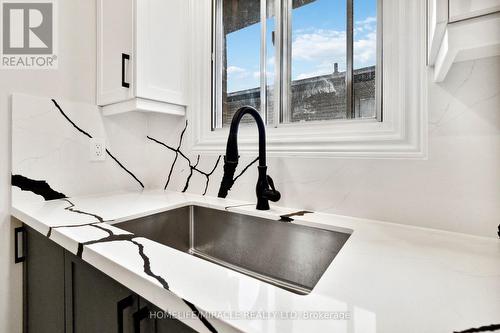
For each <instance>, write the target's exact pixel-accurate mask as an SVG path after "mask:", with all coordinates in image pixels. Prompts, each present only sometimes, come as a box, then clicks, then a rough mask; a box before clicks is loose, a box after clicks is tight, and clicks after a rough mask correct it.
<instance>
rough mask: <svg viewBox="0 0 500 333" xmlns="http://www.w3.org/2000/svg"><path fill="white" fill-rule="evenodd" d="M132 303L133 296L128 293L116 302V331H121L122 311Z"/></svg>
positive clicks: (121, 332)
mask: <svg viewBox="0 0 500 333" xmlns="http://www.w3.org/2000/svg"><path fill="white" fill-rule="evenodd" d="M132 305H134V296H133V295H130V296H128V297H126V298H124V299H122V300H121V301H118V303H116V318H117V319H118V333H123V311H124V310H125V309H126V308H128V307H130V306H132Z"/></svg>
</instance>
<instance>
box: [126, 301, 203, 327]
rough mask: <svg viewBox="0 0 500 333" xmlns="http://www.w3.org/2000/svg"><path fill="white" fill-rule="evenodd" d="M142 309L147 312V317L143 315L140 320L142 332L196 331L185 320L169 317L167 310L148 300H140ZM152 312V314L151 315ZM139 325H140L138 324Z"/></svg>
mask: <svg viewBox="0 0 500 333" xmlns="http://www.w3.org/2000/svg"><path fill="white" fill-rule="evenodd" d="M140 307H141V310H140V312H139V313H141V311H142V313H141V314H143V313H147V318H143V317H142V316H138V317H141V322H140V326H139V327H140V332H148V333H171V332H175V333H193V332H196V331H194V330H193V329H192V328H191V327H189V326H187V325H186V324H184V323H183V322H181V321H179V320H176V319H174V318H169V317H168V316H167V315H166V314H164V313H165V312H164V311H162V310H161V309H159V308H157V307H156V306H154V305H153V304H151V303H149V302H148V301H146V300H144V299H141V300H140ZM150 314H152V315H150ZM136 327H138V326H136Z"/></svg>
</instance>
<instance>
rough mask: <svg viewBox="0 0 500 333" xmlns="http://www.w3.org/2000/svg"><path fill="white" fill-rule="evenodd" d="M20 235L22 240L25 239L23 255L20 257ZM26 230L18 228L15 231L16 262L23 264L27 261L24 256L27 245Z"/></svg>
mask: <svg viewBox="0 0 500 333" xmlns="http://www.w3.org/2000/svg"><path fill="white" fill-rule="evenodd" d="M19 234H21V236H22V239H23V255H22V256H19ZM25 234H26V233H25V229H24V227H18V228H15V229H14V262H15V263H16V264H17V263H20V262H23V261H24V260H25V259H26V256H25V255H24V254H25V253H24V249H25V248H26V247H25V246H24V244H25V243H26V237H25Z"/></svg>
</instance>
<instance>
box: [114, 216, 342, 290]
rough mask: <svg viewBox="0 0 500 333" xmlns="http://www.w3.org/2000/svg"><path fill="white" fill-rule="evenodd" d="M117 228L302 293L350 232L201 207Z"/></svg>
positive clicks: (151, 217)
mask: <svg viewBox="0 0 500 333" xmlns="http://www.w3.org/2000/svg"><path fill="white" fill-rule="evenodd" d="M116 226H117V227H119V228H121V229H124V230H127V231H129V232H132V233H134V234H135V235H137V236H139V237H144V238H148V239H150V240H153V241H156V242H159V243H161V244H164V245H166V246H169V247H171V248H174V249H177V250H179V251H183V252H186V253H189V254H191V255H193V256H196V257H199V258H201V259H204V260H207V261H210V262H212V263H215V264H218V265H221V266H224V267H226V268H229V269H232V270H235V271H238V272H241V273H243V274H246V275H249V276H252V277H254V278H257V279H259V280H262V281H264V282H267V283H270V284H273V285H275V286H277V287H280V288H283V289H286V290H288V291H291V292H294V293H297V294H301V295H306V294H309V293H310V292H311V291H312V290H313V288H314V286H315V285H316V284H317V283H318V281H319V279H320V278H321V276H322V275H323V273H324V272H325V271H326V269H327V268H328V266H329V265H330V263H331V262H332V260H333V259H334V258H335V256H336V255H337V253H338V252H339V251H340V249H341V248H342V246H343V245H344V244H345V242H346V241H347V239H348V238H349V236H350V234H348V233H344V232H338V231H332V230H326V229H319V228H313V227H309V226H303V225H298V224H293V223H287V222H281V221H276V220H268V219H264V218H260V217H255V216H249V215H243V214H238V213H233V212H228V211H224V210H216V209H210V208H205V207H200V206H186V207H182V208H177V209H173V210H170V211H166V212H163V213H159V214H155V215H151V216H146V217H142V218H138V219H135V220H130V221H126V222H121V223H118V224H116Z"/></svg>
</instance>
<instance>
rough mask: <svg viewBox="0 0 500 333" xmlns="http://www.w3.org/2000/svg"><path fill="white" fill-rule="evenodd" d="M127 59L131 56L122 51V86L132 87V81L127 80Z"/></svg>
mask: <svg viewBox="0 0 500 333" xmlns="http://www.w3.org/2000/svg"><path fill="white" fill-rule="evenodd" d="M125 60H130V56H129V55H128V54H125V53H122V87H124V88H130V83H128V82H127V81H125Z"/></svg>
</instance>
